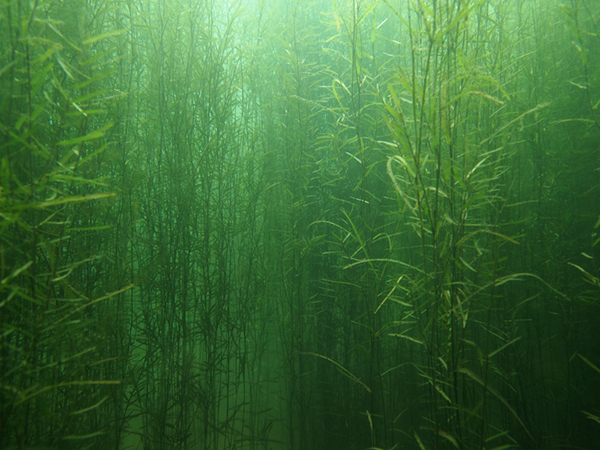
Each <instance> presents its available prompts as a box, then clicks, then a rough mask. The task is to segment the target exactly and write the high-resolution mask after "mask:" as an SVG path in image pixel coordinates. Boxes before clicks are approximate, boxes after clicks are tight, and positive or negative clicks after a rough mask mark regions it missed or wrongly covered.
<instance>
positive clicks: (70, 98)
mask: <svg viewBox="0 0 600 450" xmlns="http://www.w3.org/2000/svg"><path fill="white" fill-rule="evenodd" d="M5 6H6V9H5V10H4V11H5V13H6V15H4V16H3V18H2V21H1V30H0V33H1V34H2V41H3V42H4V43H5V44H6V45H5V46H4V48H3V53H2V55H1V58H0V67H1V69H0V76H1V78H0V80H1V81H0V82H1V85H2V89H1V92H2V94H1V99H0V102H1V104H2V108H1V111H2V112H1V113H0V117H1V119H0V121H1V129H0V132H1V134H2V144H1V146H2V150H1V151H2V156H1V167H2V169H1V174H0V183H1V188H0V189H1V192H0V208H1V215H2V219H3V221H2V224H1V225H0V236H1V242H2V255H1V271H2V275H1V277H2V282H1V286H2V287H1V290H2V294H1V298H2V300H1V301H0V317H1V319H0V336H1V337H0V352H1V353H0V355H1V356H0V365H1V371H0V383H1V391H2V393H1V394H0V409H1V416H2V419H0V446H2V447H3V448H39V447H46V448H71V447H73V448H74V447H80V446H81V445H87V446H93V445H99V446H106V445H111V444H113V445H116V446H118V445H119V443H118V442H116V443H115V442H114V440H113V438H114V437H115V435H116V434H115V433H116V432H115V428H114V427H113V424H112V423H111V422H112V420H111V419H106V420H102V419H100V418H99V416H95V413H96V412H98V411H99V410H103V411H107V412H109V414H113V413H114V412H115V409H114V404H108V405H109V406H108V407H107V403H105V402H106V400H107V399H108V398H109V397H110V396H111V395H112V393H113V392H114V388H115V385H118V384H120V383H121V379H120V374H119V372H117V371H114V370H112V367H111V361H113V360H114V359H113V358H114V357H115V356H116V355H115V354H114V353H112V349H110V348H109V347H106V346H104V345H103V341H104V340H105V339H106V336H107V335H109V334H110V333H111V331H115V330H117V329H118V322H116V323H111V324H110V325H109V322H106V323H105V325H106V328H103V327H97V326H95V325H94V322H97V321H103V320H108V318H107V316H106V315H105V311H106V310H105V309H104V308H103V304H104V303H110V302H112V301H114V300H115V299H117V298H118V297H119V295H120V294H121V293H122V292H124V291H126V290H127V289H128V288H127V287H123V288H122V289H120V290H116V291H112V293H111V291H109V290H108V289H109V286H102V284H101V281H100V280H102V279H103V276H102V275H103V274H102V273H100V272H99V271H98V269H99V265H98V261H100V260H101V259H102V258H103V257H104V256H105V255H103V252H102V247H103V244H102V242H103V236H104V233H106V230H107V229H108V228H109V226H107V225H106V224H105V223H103V222H102V221H101V219H99V218H98V216H99V215H101V214H102V213H103V211H106V209H107V207H108V203H107V202H109V201H110V200H109V198H110V197H112V196H113V195H114V193H112V192H110V189H109V187H108V185H107V184H106V182H105V179H104V175H105V172H104V171H105V167H104V165H103V161H104V160H105V159H104V158H106V149H107V148H108V146H109V138H110V130H111V127H112V123H111V122H110V121H109V120H107V110H108V109H110V107H111V104H112V103H113V102H112V101H111V100H110V97H111V96H112V98H113V99H114V98H116V97H119V93H118V92H116V91H114V90H112V89H111V87H110V85H109V83H108V82H107V79H108V72H107V71H106V70H98V71H96V70H95V67H96V66H95V64H97V65H98V66H100V65H101V62H109V63H110V62H112V61H111V60H110V58H107V59H108V61H107V59H102V58H103V56H104V55H103V54H102V53H101V48H102V49H104V48H106V49H111V48H112V42H113V40H112V39H111V37H112V36H114V35H115V34H118V33H117V32H116V31H115V30H114V29H112V27H110V26H107V27H105V28H103V29H102V27H100V28H101V30H100V32H96V31H97V28H96V25H100V23H102V21H103V20H105V18H106V15H104V13H103V12H99V14H98V15H97V16H94V17H90V16H89V15H86V14H85V11H84V8H83V6H84V5H83V4H81V3H77V2H73V3H72V4H70V5H61V7H57V8H53V7H52V5H50V4H46V3H38V2H33V3H26V2H19V1H14V2H7V3H6V5H5ZM75 12H77V13H80V16H79V20H81V22H77V21H76V20H75V18H74V16H73V14H75ZM79 25H82V26H83V28H80V27H79ZM86 25H87V26H88V30H87V31H86V30H85V26H86ZM97 51H98V53H96V52H97ZM117 390H118V389H117Z"/></svg>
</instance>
